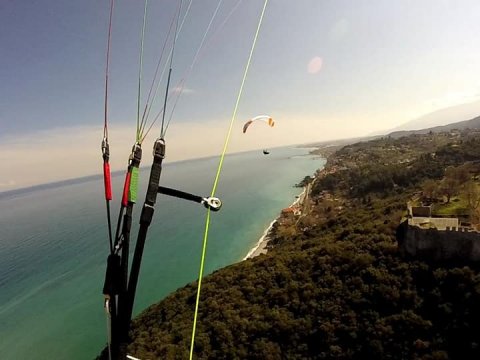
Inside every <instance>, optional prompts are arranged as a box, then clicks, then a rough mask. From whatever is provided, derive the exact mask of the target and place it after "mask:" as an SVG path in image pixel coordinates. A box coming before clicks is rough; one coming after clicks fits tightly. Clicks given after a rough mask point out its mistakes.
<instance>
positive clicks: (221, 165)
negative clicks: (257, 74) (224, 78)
mask: <svg viewBox="0 0 480 360" xmlns="http://www.w3.org/2000/svg"><path fill="white" fill-rule="evenodd" d="M267 3H268V0H265V2H264V4H263V9H262V13H261V15H260V19H259V21H258V25H257V30H256V32H255V37H254V39H253V43H252V47H251V49H250V55H249V56H248V60H247V65H246V66H245V71H244V74H243V78H242V83H241V85H240V89H239V91H238V96H237V101H236V102H235V108H234V110H233V114H232V118H231V120H230V127H229V129H228V133H227V136H226V139H225V144H224V147H223V150H222V155H221V157H220V161H219V164H218V169H217V174H216V176H215V181H214V182H213V187H212V192H211V196H212V197H213V196H214V195H215V192H216V190H217V185H218V180H219V179H220V172H221V171H222V167H223V160H224V158H225V154H226V152H227V148H228V143H229V141H230V136H231V133H232V128H233V124H234V122H235V118H236V116H237V110H238V105H239V103H240V99H241V97H242V94H243V87H244V85H245V80H246V78H247V74H248V69H249V68H250V64H251V61H252V56H253V52H254V50H255V45H256V43H257V39H258V34H259V32H260V27H261V25H262V22H263V16H264V14H265V9H266V7H267ZM209 226H210V209H209V210H207V216H206V219H205V232H204V236H203V246H202V257H201V260H200V271H199V274H198V289H197V298H196V301H195V313H194V317H193V327H192V341H191V344H190V360H192V358H193V349H194V345H195V331H196V328H197V318H198V305H199V302H200V292H201V287H202V278H203V271H204V266H205V255H206V251H207V243H208V231H209Z"/></svg>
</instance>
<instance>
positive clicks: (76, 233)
mask: <svg viewBox="0 0 480 360" xmlns="http://www.w3.org/2000/svg"><path fill="white" fill-rule="evenodd" d="M307 154H308V149H302V148H293V147H291V148H278V149H272V150H271V154H270V155H268V156H264V155H263V154H262V153H261V151H253V152H247V153H240V154H233V155H229V156H227V158H226V159H225V163H224V169H223V172H222V174H221V177H220V183H219V186H218V190H217V196H218V197H220V198H221V199H222V201H223V207H222V209H221V211H220V212H218V213H212V222H211V227H210V236H209V246H208V251H207V259H206V273H210V272H212V271H214V270H216V269H218V268H221V267H223V266H225V265H229V264H232V263H235V262H237V261H240V260H241V259H242V258H243V257H244V256H245V255H246V254H247V253H248V251H249V249H251V248H252V247H253V246H254V245H255V244H256V242H257V241H258V239H259V237H260V236H261V235H262V233H263V231H264V229H265V228H266V227H267V226H268V225H269V223H270V222H271V221H272V219H274V218H275V217H277V216H278V214H279V212H280V210H281V209H282V208H283V207H286V206H288V205H289V204H290V203H292V202H293V201H294V200H295V195H296V194H298V193H300V192H301V189H298V188H294V187H293V185H294V184H295V183H297V182H299V181H300V180H301V179H303V177H304V176H306V175H311V174H313V173H314V172H315V170H316V169H318V168H321V167H322V166H323V164H324V161H323V160H322V159H318V158H315V157H312V156H308V155H307ZM217 162H218V159H217V158H208V159H198V160H191V161H184V162H178V163H172V164H166V165H165V166H164V169H163V173H162V184H163V185H164V186H169V187H174V188H177V189H181V190H184V191H187V192H192V193H195V194H198V195H202V196H204V195H208V194H209V193H210V190H211V184H212V180H213V178H214V176H215V171H216V166H217ZM148 171H149V169H143V170H142V171H141V178H142V179H143V182H142V186H141V189H140V194H144V193H145V182H146V179H147V177H148ZM102 181H103V180H102V179H93V180H92V179H90V180H88V181H85V180H83V181H80V180H79V182H77V183H73V184H68V185H63V186H58V187H52V188H48V189H39V190H35V191H26V192H18V193H16V194H15V195H11V196H4V197H0V229H1V231H0V357H1V358H2V359H89V358H94V357H95V355H97V354H98V353H99V351H100V350H101V348H102V347H103V346H104V345H105V343H106V320H105V314H104V312H103V296H102V293H101V292H102V286H103V277H104V272H105V261H106V256H107V254H108V239H107V229H106V214H105V204H104V200H103V184H102ZM122 182H123V175H118V176H115V177H114V178H113V188H114V190H115V191H119V190H120V189H121V187H122ZM140 199H141V200H142V202H143V196H142V197H140ZM112 209H114V211H113V214H114V215H113V218H114V219H116V212H117V211H118V210H117V209H118V200H117V201H113V203H112ZM139 209H140V205H137V207H136V209H135V210H136V211H135V214H134V223H135V225H134V228H133V229H132V234H135V236H134V237H133V239H132V241H134V239H135V238H136V231H137V229H138V227H137V225H136V224H138V216H139V211H138V210H139ZM205 214H206V212H205V209H204V208H203V207H202V206H201V205H198V204H195V203H191V202H188V201H184V200H179V199H174V198H170V197H166V196H163V195H159V198H158V201H157V205H156V212H155V215H154V220H153V223H152V226H151V227H150V231H149V234H148V238H147V243H146V246H145V252H144V258H143V262H142V269H141V273H140V279H139V285H138V290H137V297H136V300H135V313H136V314H138V313H139V312H140V311H141V310H142V309H144V308H145V307H147V306H149V305H151V304H152V303H155V302H157V301H159V300H160V299H162V298H163V297H165V296H166V295H167V294H168V293H170V292H172V291H174V290H175V289H177V288H179V287H182V286H183V285H185V284H186V283H188V282H190V281H192V280H195V279H196V276H197V274H198V266H199V260H200V250H201V242H202V239H203V230H204V226H205ZM114 221H115V220H114ZM131 247H132V248H133V244H132V246H131Z"/></svg>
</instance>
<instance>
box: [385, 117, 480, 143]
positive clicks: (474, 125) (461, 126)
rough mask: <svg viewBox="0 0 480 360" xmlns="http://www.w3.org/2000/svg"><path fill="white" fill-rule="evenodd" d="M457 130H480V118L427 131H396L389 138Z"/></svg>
mask: <svg viewBox="0 0 480 360" xmlns="http://www.w3.org/2000/svg"><path fill="white" fill-rule="evenodd" d="M453 129H457V130H465V129H480V116H477V117H475V118H473V119H470V120H465V121H459V122H455V123H451V124H448V125H444V126H435V127H430V128H427V129H420V130H405V131H394V132H392V133H390V134H388V135H389V136H391V137H393V138H398V137H401V136H408V135H411V134H427V133H429V132H430V131H431V132H434V133H439V132H448V131H450V130H453Z"/></svg>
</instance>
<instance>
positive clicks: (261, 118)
mask: <svg viewBox="0 0 480 360" xmlns="http://www.w3.org/2000/svg"><path fill="white" fill-rule="evenodd" d="M254 121H263V122H265V123H267V124H268V125H269V126H270V127H273V125H275V121H273V119H272V118H271V117H270V116H268V115H259V116H255V117H254V118H252V119H250V120H248V121H247V122H246V123H245V125H243V133H244V134H245V133H246V132H247V129H248V127H249V126H250V125H251V124H252V123H253V122H254Z"/></svg>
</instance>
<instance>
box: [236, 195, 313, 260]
mask: <svg viewBox="0 0 480 360" xmlns="http://www.w3.org/2000/svg"><path fill="white" fill-rule="evenodd" d="M306 190H307V187H306V186H304V187H303V190H302V192H301V193H300V194H299V195H296V196H298V197H297V198H296V199H295V200H294V201H293V203H291V204H290V206H289V207H292V206H295V205H297V204H298V203H299V202H300V201H302V202H303V199H304V196H306V194H305V192H306ZM280 216H281V215H279V216H277V217H276V218H275V219H274V220H273V221H272V222H271V223H270V225H269V226H268V227H267V228H266V229H265V231H264V232H263V234H262V236H261V237H260V239H258V241H257V242H256V244H255V246H253V247H252V248H251V249H250V250H249V251H248V253H247V255H246V256H245V257H244V258H243V259H242V261H245V260H247V259H252V258H254V257H256V256H258V255H261V254H266V253H267V251H268V250H267V245H268V242H269V241H270V236H269V235H270V233H271V231H272V229H273V225H275V223H276V222H277V221H278V220H279V219H280Z"/></svg>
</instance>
